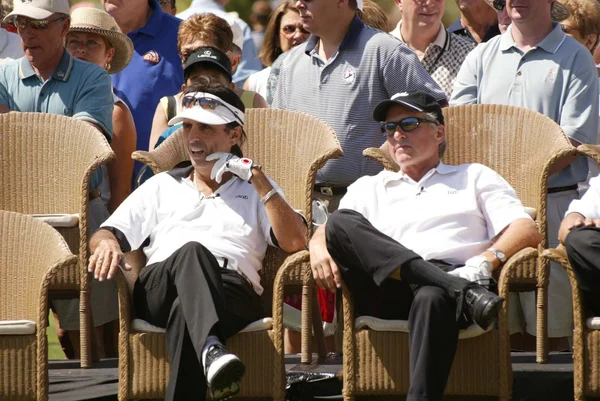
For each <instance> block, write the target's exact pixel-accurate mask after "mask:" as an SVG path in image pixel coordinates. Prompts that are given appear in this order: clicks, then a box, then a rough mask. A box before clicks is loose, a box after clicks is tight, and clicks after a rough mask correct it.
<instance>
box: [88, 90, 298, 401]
mask: <svg viewBox="0 0 600 401" xmlns="http://www.w3.org/2000/svg"><path fill="white" fill-rule="evenodd" d="M182 106H183V107H182V109H181V111H180V113H179V114H178V115H177V116H176V117H175V118H174V119H172V120H171V121H169V123H170V124H175V123H178V122H183V135H184V138H185V145H186V147H187V150H188V153H189V157H190V160H191V161H187V162H183V163H180V164H179V165H177V166H176V167H175V168H174V169H173V170H171V171H169V172H164V173H161V174H157V175H156V176H154V177H152V178H151V179H150V180H148V182H146V183H145V184H144V185H142V186H141V187H140V188H138V189H137V190H136V191H135V192H133V193H132V194H131V196H130V197H129V198H127V199H126V200H125V202H123V203H122V204H121V206H120V207H119V208H118V209H117V210H116V211H115V213H113V215H112V216H111V217H110V218H109V219H108V220H107V221H106V222H105V223H104V224H103V225H102V227H101V229H100V230H99V231H98V232H96V234H95V235H94V236H93V237H92V239H91V243H90V249H91V251H92V255H91V256H90V263H89V271H90V272H91V273H93V274H94V277H95V278H97V279H98V280H101V281H103V280H105V279H111V278H113V277H114V275H115V273H116V270H117V269H119V265H120V264H121V263H122V262H123V252H126V251H129V250H132V249H138V248H140V247H141V246H142V244H143V243H144V242H145V241H146V240H148V241H149V243H148V245H147V246H145V247H144V248H143V249H144V253H145V254H146V257H147V260H148V263H147V265H146V267H144V268H143V269H142V271H141V273H140V275H139V277H138V279H137V281H136V283H135V288H134V293H133V305H134V309H135V313H136V315H137V316H138V317H139V318H141V319H144V320H146V321H148V322H149V323H151V324H153V325H155V326H158V327H165V328H166V332H167V350H168V357H169V363H170V377H169V384H168V387H167V395H166V400H167V401H173V400H192V399H204V398H203V395H204V394H205V392H206V388H207V386H208V389H209V390H210V393H211V396H212V398H213V399H215V400H225V399H228V398H229V397H231V396H233V395H235V394H237V393H238V392H239V382H240V380H241V379H242V376H243V374H244V370H245V368H244V365H243V363H242V362H241V361H240V360H239V359H238V357H237V356H235V355H233V354H231V353H229V352H227V349H226V348H225V346H224V345H223V344H224V343H225V341H226V340H227V338H229V337H231V336H233V335H234V334H236V333H237V332H239V331H240V330H241V329H243V328H244V327H245V326H246V325H248V324H249V323H251V322H253V321H255V320H257V319H260V318H261V317H262V308H261V305H260V294H261V293H262V291H263V288H262V287H261V284H260V276H259V274H258V271H259V270H260V268H261V262H262V259H263V257H264V254H265V251H266V249H267V246H268V245H269V244H270V245H275V246H278V247H280V248H281V249H283V250H285V251H287V252H295V251H298V250H301V249H304V246H305V235H306V226H305V224H304V222H303V219H302V218H301V216H299V215H298V214H297V213H296V212H295V211H294V210H293V209H292V208H291V207H290V206H289V205H288V204H287V202H286V201H285V199H284V198H283V195H282V194H281V193H280V190H279V189H278V188H277V186H276V184H275V183H273V182H272V181H271V180H270V179H269V178H268V177H267V176H266V175H265V174H264V173H263V172H262V171H261V170H260V168H259V167H258V166H257V164H258V163H259V162H260V161H256V162H257V164H255V163H254V162H253V161H252V160H250V159H246V158H243V156H242V153H241V148H240V147H241V145H242V144H243V142H244V140H245V135H246V134H245V132H244V126H243V124H244V104H243V103H242V102H241V100H240V99H239V97H238V96H237V95H236V94H235V93H234V92H233V91H232V90H231V89H229V88H227V87H226V86H223V85H218V84H217V85H212V86H209V85H205V84H198V85H192V86H190V87H188V88H187V89H186V90H185V91H184V94H183V101H182ZM248 182H249V183H250V185H248ZM239 194H243V196H242V197H243V199H246V200H245V201H243V202H241V201H240V200H239V199H236V198H240V195H239ZM124 268H125V269H128V268H129V267H128V266H127V265H125V266H124ZM204 379H206V381H205V380H204Z"/></svg>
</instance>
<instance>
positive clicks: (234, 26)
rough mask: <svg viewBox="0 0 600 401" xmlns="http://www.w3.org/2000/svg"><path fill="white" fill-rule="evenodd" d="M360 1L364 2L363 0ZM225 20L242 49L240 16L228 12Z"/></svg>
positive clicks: (235, 42) (237, 44)
mask: <svg viewBox="0 0 600 401" xmlns="http://www.w3.org/2000/svg"><path fill="white" fill-rule="evenodd" d="M359 1H361V2H362V0H359ZM225 20H227V22H228V23H229V26H230V27H231V32H233V44H234V45H236V46H237V47H239V48H240V50H242V49H243V48H244V32H243V31H242V27H241V26H240V23H239V22H238V21H237V20H238V18H237V17H235V16H234V15H230V14H227V16H226V17H225Z"/></svg>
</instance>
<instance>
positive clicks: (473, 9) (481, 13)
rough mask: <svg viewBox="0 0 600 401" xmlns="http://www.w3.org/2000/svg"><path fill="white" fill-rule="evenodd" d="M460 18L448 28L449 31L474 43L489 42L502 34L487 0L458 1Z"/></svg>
mask: <svg viewBox="0 0 600 401" xmlns="http://www.w3.org/2000/svg"><path fill="white" fill-rule="evenodd" d="M456 4H457V5H458V9H459V10H460V17H459V18H458V19H457V20H456V21H454V23H453V24H452V25H450V26H449V27H448V31H449V32H452V33H454V34H456V35H461V36H464V37H465V38H467V39H469V40H471V41H473V42H474V43H483V42H487V41H488V40H490V39H491V38H493V37H494V36H496V35H499V34H500V30H499V29H498V20H497V18H496V13H495V12H494V10H490V8H489V7H488V6H487V4H486V2H485V0H456Z"/></svg>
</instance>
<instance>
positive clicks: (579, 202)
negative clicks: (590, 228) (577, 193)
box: [565, 176, 600, 219]
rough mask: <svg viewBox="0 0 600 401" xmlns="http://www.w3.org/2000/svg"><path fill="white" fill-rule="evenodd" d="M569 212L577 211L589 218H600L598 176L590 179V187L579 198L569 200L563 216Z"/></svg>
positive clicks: (599, 178)
mask: <svg viewBox="0 0 600 401" xmlns="http://www.w3.org/2000/svg"><path fill="white" fill-rule="evenodd" d="M569 213H579V214H581V215H583V216H584V217H589V218H590V219H600V176H597V177H594V178H592V179H591V180H590V187H589V189H588V190H587V191H586V193H585V194H584V195H583V197H582V198H581V199H575V200H574V201H572V202H571V204H570V205H569V209H568V210H567V213H565V216H566V215H568V214H569Z"/></svg>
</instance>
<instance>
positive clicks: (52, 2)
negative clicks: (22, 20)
mask: <svg viewBox="0 0 600 401" xmlns="http://www.w3.org/2000/svg"><path fill="white" fill-rule="evenodd" d="M54 13H61V14H66V15H70V7H69V0H14V8H13V11H12V12H11V13H10V14H8V15H7V16H6V17H4V21H6V22H8V21H10V20H12V19H13V18H15V17H16V16H23V17H29V18H31V19H46V18H48V17H50V16H51V15H52V14H54Z"/></svg>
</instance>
